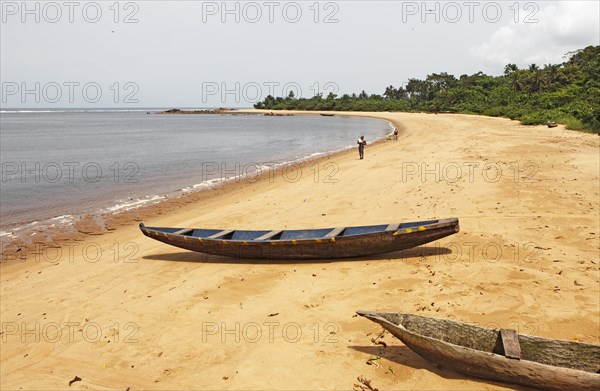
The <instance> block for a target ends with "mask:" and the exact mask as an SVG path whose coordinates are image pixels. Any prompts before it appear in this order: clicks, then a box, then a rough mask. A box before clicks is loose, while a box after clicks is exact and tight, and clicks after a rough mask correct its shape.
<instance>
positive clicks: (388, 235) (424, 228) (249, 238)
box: [140, 218, 459, 259]
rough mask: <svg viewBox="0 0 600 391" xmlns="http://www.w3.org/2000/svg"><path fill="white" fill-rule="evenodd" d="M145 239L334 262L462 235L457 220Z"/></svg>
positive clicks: (174, 231)
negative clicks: (335, 259) (332, 260)
mask: <svg viewBox="0 0 600 391" xmlns="http://www.w3.org/2000/svg"><path fill="white" fill-rule="evenodd" d="M140 230H141V231H142V232H143V233H144V235H146V236H148V237H149V238H152V239H156V240H158V241H161V242H164V243H167V244H170V245H173V246H176V247H181V248H184V249H187V250H192V251H197V252H201V253H206V254H215V255H224V256H229V257H236V258H255V259H332V258H351V257H359V256H365V255H374V254H382V253H388V252H392V251H399V250H404V249H408V248H412V247H416V246H420V245H422V244H425V243H429V242H432V241H434V240H438V239H441V238H443V237H446V236H449V235H452V234H454V233H456V232H458V231H459V225H458V219H457V218H449V219H442V220H429V221H417V222H407V223H395V224H385V225H370V226H359V227H340V228H321V229H300V230H272V231H268V230H264V231H248V230H221V229H202V228H158V227H146V226H145V225H144V224H143V223H142V224H140Z"/></svg>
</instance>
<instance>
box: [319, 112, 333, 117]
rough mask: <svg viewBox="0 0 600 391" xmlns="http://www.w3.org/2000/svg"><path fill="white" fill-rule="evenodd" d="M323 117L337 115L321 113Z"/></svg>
mask: <svg viewBox="0 0 600 391" xmlns="http://www.w3.org/2000/svg"><path fill="white" fill-rule="evenodd" d="M320 114H321V115H322V116H323V117H333V116H334V115H335V114H327V113H320Z"/></svg>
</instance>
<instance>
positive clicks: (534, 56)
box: [470, 1, 600, 71]
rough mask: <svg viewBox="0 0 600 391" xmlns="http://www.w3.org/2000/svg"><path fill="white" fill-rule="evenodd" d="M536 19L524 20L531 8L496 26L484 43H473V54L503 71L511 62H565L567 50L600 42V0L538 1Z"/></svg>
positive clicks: (534, 17)
mask: <svg viewBox="0 0 600 391" xmlns="http://www.w3.org/2000/svg"><path fill="white" fill-rule="evenodd" d="M536 4H538V5H539V8H540V9H539V11H538V12H537V13H536V14H535V15H534V16H533V19H536V20H537V22H536V23H524V17H525V16H527V15H530V13H531V9H528V10H524V9H522V10H521V11H520V20H519V22H518V23H515V21H514V20H511V21H510V23H508V24H507V25H504V26H502V27H500V28H498V30H496V31H495V32H494V33H493V34H492V35H491V37H490V38H489V39H488V40H487V41H486V42H484V43H483V44H481V45H479V46H476V47H472V48H471V49H470V53H471V55H472V56H473V57H475V58H476V59H478V60H479V61H482V62H483V63H484V64H486V65H488V66H492V67H494V68H497V69H498V70H499V71H501V69H502V68H503V67H504V65H506V64H508V63H516V64H517V65H518V66H519V67H525V66H527V65H529V64H533V63H535V64H538V65H542V64H548V63H553V64H556V63H561V62H563V61H564V58H563V56H564V54H565V53H567V52H569V51H573V50H576V49H582V48H584V47H586V46H589V45H598V44H600V18H599V15H600V8H599V7H600V5H599V2H597V1H562V2H553V3H552V4H544V3H542V2H538V3H536Z"/></svg>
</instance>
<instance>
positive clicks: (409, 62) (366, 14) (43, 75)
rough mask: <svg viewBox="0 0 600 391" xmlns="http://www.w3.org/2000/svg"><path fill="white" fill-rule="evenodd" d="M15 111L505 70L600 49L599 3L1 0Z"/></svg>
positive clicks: (6, 98)
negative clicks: (594, 47)
mask: <svg viewBox="0 0 600 391" xmlns="http://www.w3.org/2000/svg"><path fill="white" fill-rule="evenodd" d="M1 18H2V20H1V31H0V33H1V34H0V37H1V38H0V43H1V47H0V58H1V60H0V61H1V74H0V76H1V82H2V97H1V99H2V100H1V105H2V108H3V109H6V108H25V107H32V108H41V107H47V108H62V107H87V108H103V107H118V108H136V107H250V106H251V105H252V104H253V103H255V102H256V101H257V100H262V99H263V98H264V97H265V96H266V95H267V94H269V93H271V94H273V95H275V96H281V95H287V92H288V91H289V90H294V92H295V94H296V96H302V97H311V96H313V95H314V94H315V93H317V92H321V93H324V94H325V95H327V93H329V92H334V93H337V94H339V95H341V94H343V93H352V92H357V93H359V92H360V91H361V90H363V89H364V90H366V91H367V92H368V93H377V94H381V93H383V91H384V89H385V87H386V86H388V85H390V84H392V85H394V86H396V87H397V86H400V85H403V84H404V83H406V82H407V81H408V79H409V78H424V77H425V76H426V75H427V74H429V73H433V72H438V73H439V72H448V73H451V74H454V75H456V76H460V75H461V74H465V73H466V74H472V73H476V72H478V71H482V72H485V73H488V74H492V75H499V74H502V72H503V68H504V65H506V64H507V63H509V62H514V63H516V64H517V65H518V66H519V67H526V66H528V65H529V64H531V63H536V64H538V65H543V64H547V63H561V62H563V61H564V59H563V56H564V54H565V53H567V52H570V51H573V50H576V49H581V48H584V47H586V46H589V45H599V44H600V7H599V1H597V0H589V1H514V0H512V1H456V2H447V1H437V2H425V3H424V2H421V1H415V2H412V1H320V2H317V1H314V0H313V1H295V2H294V1H254V2H246V1H227V2H223V1H215V2H211V1H121V2H118V3H117V2H115V1H95V2H93V1H81V2H80V1H70V2H69V1H62V0H61V1H55V2H41V1H28V2H23V1H22V0H18V1H4V0H3V1H2V2H1Z"/></svg>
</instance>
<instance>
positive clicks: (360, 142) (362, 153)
mask: <svg viewBox="0 0 600 391" xmlns="http://www.w3.org/2000/svg"><path fill="white" fill-rule="evenodd" d="M356 143H357V144H358V156H360V158H361V159H363V158H364V157H365V145H367V140H365V136H360V138H359V139H358V141H357V142H356Z"/></svg>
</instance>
